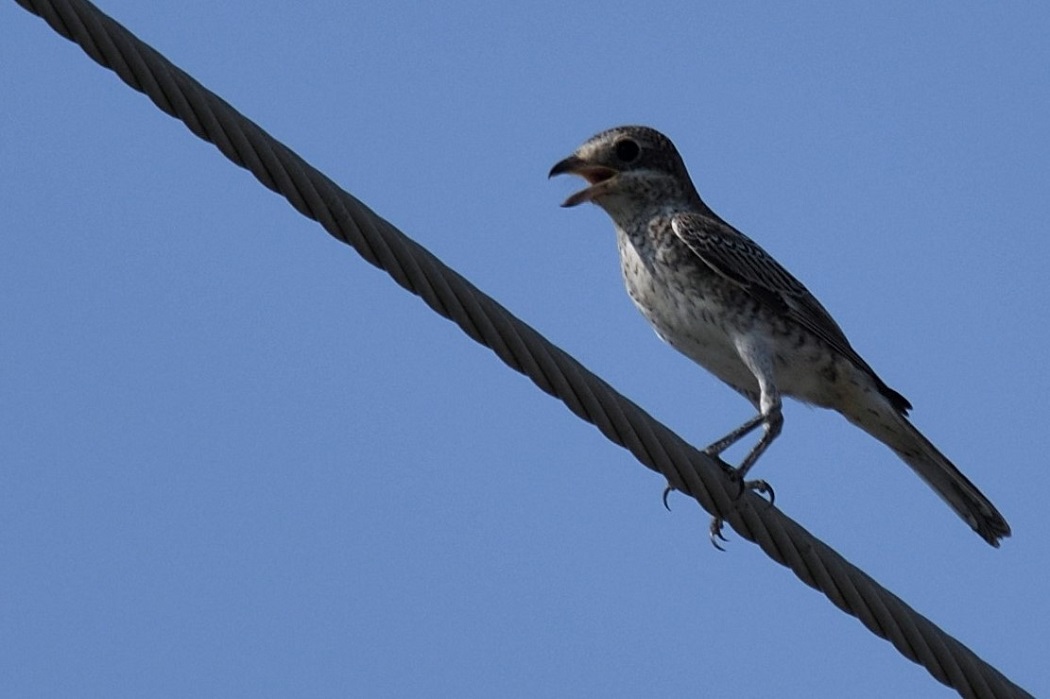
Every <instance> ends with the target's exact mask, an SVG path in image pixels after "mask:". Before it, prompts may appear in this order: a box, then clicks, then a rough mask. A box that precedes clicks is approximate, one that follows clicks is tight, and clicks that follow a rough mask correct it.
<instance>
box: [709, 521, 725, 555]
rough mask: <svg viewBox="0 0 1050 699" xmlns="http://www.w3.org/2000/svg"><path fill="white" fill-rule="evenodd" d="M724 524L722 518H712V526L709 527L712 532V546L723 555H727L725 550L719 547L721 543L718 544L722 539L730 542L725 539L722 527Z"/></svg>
mask: <svg viewBox="0 0 1050 699" xmlns="http://www.w3.org/2000/svg"><path fill="white" fill-rule="evenodd" d="M723 524H724V522H723V520H722V518H721V517H712V518H711V526H710V527H709V531H710V532H711V535H710V539H711V545H712V546H714V547H715V548H716V549H718V550H719V551H721V552H722V553H725V549H724V548H722V547H721V546H720V545H719V543H718V539H721V540H722V541H729V539H727V538H725V537H724V536H723V535H722V525H723Z"/></svg>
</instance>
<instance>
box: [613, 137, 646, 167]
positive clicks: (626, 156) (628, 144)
mask: <svg viewBox="0 0 1050 699" xmlns="http://www.w3.org/2000/svg"><path fill="white" fill-rule="evenodd" d="M614 148H615V149H616V157H617V158H619V159H620V162H623V163H631V162H634V161H635V160H637V159H638V156H639V155H641V154H642V149H641V148H640V147H639V146H638V144H637V143H635V142H634V141H632V140H631V139H629V138H625V139H623V140H622V141H618V142H617V143H616V145H615V146H614Z"/></svg>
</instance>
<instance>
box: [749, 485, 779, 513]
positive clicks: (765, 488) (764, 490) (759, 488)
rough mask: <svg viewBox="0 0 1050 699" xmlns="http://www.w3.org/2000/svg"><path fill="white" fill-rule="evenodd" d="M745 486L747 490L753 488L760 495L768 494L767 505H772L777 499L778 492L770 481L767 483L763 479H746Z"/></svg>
mask: <svg viewBox="0 0 1050 699" xmlns="http://www.w3.org/2000/svg"><path fill="white" fill-rule="evenodd" d="M744 488H745V489H746V490H753V491H755V492H756V493H758V494H759V495H768V496H769V504H768V505H766V507H772V506H773V503H774V502H775V501H776V499H777V494H776V493H775V492H774V491H773V486H771V485H770V484H769V483H766V482H765V481H763V480H757V481H745V482H744Z"/></svg>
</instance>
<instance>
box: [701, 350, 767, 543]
mask: <svg viewBox="0 0 1050 699" xmlns="http://www.w3.org/2000/svg"><path fill="white" fill-rule="evenodd" d="M737 350H738V352H739V353H740V358H741V359H742V360H743V361H744V363H745V364H746V365H747V368H748V369H750V370H751V372H752V373H753V374H754V375H755V378H756V379H757V380H758V388H759V400H758V409H759V414H758V415H757V416H755V417H753V418H751V419H750V420H748V421H747V422H745V423H744V424H743V425H741V426H740V427H738V428H736V429H735V430H733V431H732V432H730V433H729V434H728V435H726V436H725V437H723V438H722V439H720V440H718V441H717V442H715V443H714V444H712V445H711V446H710V447H708V448H707V449H706V450H705V451H708V452H709V450H714V451H715V453H718V452H719V451H721V450H724V449H726V448H727V447H728V446H729V445H731V444H733V443H734V442H736V441H737V440H739V439H740V438H741V437H743V436H744V435H746V434H748V433H750V432H751V431H752V430H754V429H755V428H756V427H758V426H759V425H762V427H763V430H762V437H761V438H760V439H759V440H758V443H757V444H755V446H753V447H752V448H751V451H749V452H748V453H747V456H745V457H744V460H743V461H741V462H740V466H738V467H737V468H736V469H734V471H733V477H734V478H735V479H736V480H737V481H738V482H739V483H740V494H741V495H742V494H743V492H744V491H745V490H755V491H758V492H759V493H769V495H770V499H769V502H770V504H771V505H772V504H773V498H774V497H775V495H774V494H773V489H772V488H771V487H770V486H769V484H768V483H766V482H765V481H763V480H756V481H745V480H744V477H745V476H746V475H747V472H748V471H749V470H751V467H752V466H754V465H755V462H756V461H758V457H760V456H762V454H763V452H765V450H766V449H768V448H769V445H770V444H772V443H773V440H775V439H776V438H777V436H778V435H779V434H780V431H781V429H782V428H783V427H784V414H783V412H782V410H781V402H780V391H778V390H777V387H776V384H775V383H774V381H773V371H772V362H771V361H770V356H769V354H768V353H766V352H764V351H762V347H761V346H760V345H756V344H754V343H751V342H748V341H747V340H744V341H741V342H739V343H738V346H737ZM709 453H710V452H709ZM723 523H724V522H723V519H722V518H721V517H713V518H712V519H711V526H710V532H711V543H712V544H713V545H714V547H715V548H716V549H718V550H719V551H723V550H724V549H723V548H722V547H721V546H720V545H719V544H718V541H717V539H721V540H722V541H725V537H724V536H722V525H723Z"/></svg>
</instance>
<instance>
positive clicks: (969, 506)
mask: <svg viewBox="0 0 1050 699" xmlns="http://www.w3.org/2000/svg"><path fill="white" fill-rule="evenodd" d="M560 174H573V175H579V176H580V177H582V178H584V179H585V180H587V182H588V185H589V186H588V187H587V188H585V189H583V190H582V191H580V192H577V193H576V194H573V195H572V196H570V197H569V198H568V199H566V200H565V203H564V204H562V206H566V207H571V206H576V205H578V204H582V203H584V202H592V203H594V204H597V205H598V206H600V207H601V208H602V209H604V210H605V212H606V213H607V214H609V216H610V217H611V218H612V220H613V224H614V225H615V228H616V238H617V243H618V245H619V249H620V263H621V271H622V272H623V279H624V282H625V284H626V285H627V292H628V293H629V294H630V296H631V299H632V300H633V301H634V303H635V305H636V306H637V307H638V309H639V310H640V311H641V312H642V314H643V315H645V317H646V318H647V319H648V321H649V323H650V324H651V325H652V326H653V328H654V329H655V330H656V333H657V335H659V336H660V338H662V339H663V340H664V341H666V342H667V343H669V344H670V345H671V346H672V347H674V348H675V349H677V350H678V351H680V352H682V353H683V354H685V355H686V356H687V357H689V358H690V359H692V360H693V361H694V362H696V363H697V364H699V365H700V366H702V367H704V368H705V369H707V370H708V371H710V372H711V373H712V374H714V375H715V376H717V377H718V378H719V379H721V380H722V381H724V382H725V383H727V384H729V385H730V386H731V387H732V388H734V389H736V390H737V391H738V392H739V393H741V394H743V395H744V397H746V398H747V399H748V400H749V401H751V403H752V404H753V405H754V406H755V407H756V408H757V409H758V415H756V416H755V417H754V418H752V419H751V420H748V421H747V422H745V423H744V424H743V425H741V426H740V427H738V428H737V429H735V430H733V431H732V432H730V433H729V434H728V435H726V436H725V437H723V438H722V439H719V440H718V441H716V442H714V443H713V444H711V445H710V446H708V447H707V449H705V451H706V452H707V453H708V454H709V455H712V456H717V455H719V454H720V453H721V452H722V451H724V450H725V449H727V448H728V447H729V446H730V445H732V444H734V443H735V442H737V441H738V440H740V439H741V438H742V437H744V436H746V435H747V434H749V433H750V432H752V431H753V430H755V429H757V428H758V427H761V428H762V435H761V437H760V438H759V439H758V441H757V443H756V444H755V445H754V447H753V448H752V449H751V450H750V452H749V453H748V454H747V455H746V456H745V457H744V459H743V461H742V462H741V463H740V466H739V467H738V468H737V469H736V471H735V473H736V476H737V477H738V478H739V479H740V481H741V482H743V478H744V475H745V474H746V473H747V472H748V470H749V469H750V468H751V467H752V466H753V465H754V463H755V461H756V460H757V459H758V457H760V456H761V455H762V453H763V452H764V451H765V450H766V449H767V448H768V447H769V445H770V444H771V443H772V442H773V440H774V439H776V437H777V435H778V434H780V430H781V427H782V425H783V422H784V418H783V416H782V414H781V396H782V395H786V396H792V397H793V398H796V399H798V400H801V401H804V402H806V403H811V404H813V405H819V406H821V407H824V408H831V409H833V410H836V411H838V412H839V413H841V414H842V415H843V416H844V417H845V418H846V419H847V420H849V421H850V422H852V423H853V424H854V425H857V426H858V427H860V428H861V429H863V430H864V431H865V432H867V433H868V434H870V435H872V436H873V437H875V438H876V439H878V440H879V441H881V442H883V443H884V444H886V445H887V446H889V447H890V449H892V450H893V451H894V452H896V454H897V455H898V456H899V457H900V458H901V459H903V460H904V462H905V463H907V464H908V465H909V466H911V467H912V468H913V469H914V470H915V472H916V473H917V474H918V475H919V477H921V478H922V479H923V480H924V481H926V483H928V484H929V485H930V487H932V488H933V489H934V490H935V491H936V492H937V494H938V495H940V496H941V498H943V499H944V501H945V502H947V503H948V504H949V505H950V506H951V507H952V509H954V510H955V512H957V513H958V514H959V516H960V517H962V518H963V519H964V520H965V521H966V523H967V524H969V525H970V526H971V527H972V528H973V529H974V531H976V532H977V533H978V534H979V535H980V536H981V537H982V538H984V540H985V541H987V542H988V543H989V544H991V545H992V546H998V545H999V540H1000V539H1001V538H1002V537H1005V536H1009V535H1010V526H1009V525H1008V524H1007V523H1006V520H1004V519H1003V517H1002V515H1000V514H999V512H998V511H997V510H996V509H995V506H994V505H992V503H991V502H990V501H989V500H988V498H986V497H985V496H984V495H983V494H982V493H981V491H979V490H978V489H977V487H976V486H975V485H974V484H973V483H971V482H970V480H969V479H968V478H966V476H964V475H963V474H962V473H961V472H960V471H959V469H957V468H956V467H955V466H954V465H953V464H952V462H951V461H949V460H948V458H947V457H945V456H944V455H943V454H941V452H939V451H938V450H937V448H936V447H934V446H933V444H932V443H930V441H929V440H928V439H926V437H924V436H923V435H922V434H921V433H920V432H919V430H917V429H916V428H915V427H914V426H913V425H912V424H911V422H909V421H908V418H907V414H908V410H910V409H911V404H910V403H908V401H907V400H906V399H905V398H904V396H902V395H901V394H900V393H897V392H896V391H894V390H893V389H892V388H890V387H889V386H887V385H886V383H885V382H884V381H883V380H882V379H880V378H879V377H878V375H877V374H876V373H875V371H874V370H873V369H872V368H871V367H870V366H869V365H868V363H867V362H865V361H864V360H863V359H862V358H861V356H860V355H859V354H857V352H856V350H854V349H853V347H852V345H850V343H849V340H847V339H846V336H845V334H844V333H843V332H842V329H841V328H840V327H839V326H838V324H837V323H836V322H835V321H834V320H833V319H832V318H831V315H830V314H829V313H828V312H827V310H825V308H824V306H822V305H821V304H820V302H819V301H817V299H816V298H815V297H814V296H813V294H811V293H810V292H809V290H807V289H806V287H805V286H803V285H802V283H801V282H799V281H798V280H797V279H795V277H794V276H792V275H791V273H790V272H788V271H787V270H786V269H784V268H783V267H782V266H781V265H780V264H779V263H777V261H776V260H774V259H773V258H772V257H771V256H770V255H769V254H768V253H767V252H766V251H765V250H763V249H762V248H761V247H759V246H758V244H757V243H755V242H754V241H753V240H751V239H750V238H748V237H747V236H745V235H744V234H743V233H741V232H740V231H738V230H736V229H735V228H733V227H732V226H731V225H729V224H728V223H726V222H725V221H724V220H722V219H721V218H720V217H719V216H718V215H717V214H715V212H714V211H712V210H711V209H710V207H708V206H707V204H705V203H704V201H703V200H702V199H701V198H700V195H699V194H698V193H697V191H696V188H695V187H694V186H693V182H692V180H691V179H690V178H689V173H688V172H687V171H686V169H685V164H684V163H683V162H682V158H681V156H680V155H679V154H678V151H677V149H676V148H675V147H674V144H672V143H671V141H670V140H669V139H668V138H667V137H666V136H664V135H663V134H661V133H659V132H658V131H655V130H654V129H651V128H648V127H644V126H622V127H618V128H614V129H609V130H608V131H603V132H602V133H600V134H598V135H596V136H594V137H592V138H591V139H590V140H588V141H587V142H586V143H584V144H583V145H582V146H580V147H579V148H577V149H576V151H575V152H574V153H573V154H572V155H570V156H569V157H568V158H565V159H564V160H562V161H560V162H559V163H557V164H556V165H555V166H554V167H553V168H551V171H550V176H551V177H553V176H554V175H560ZM715 526H717V527H719V528H720V526H721V524H720V521H718V520H716V522H715V524H714V525H713V527H712V534H718V533H719V532H718V530H716V529H715Z"/></svg>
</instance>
